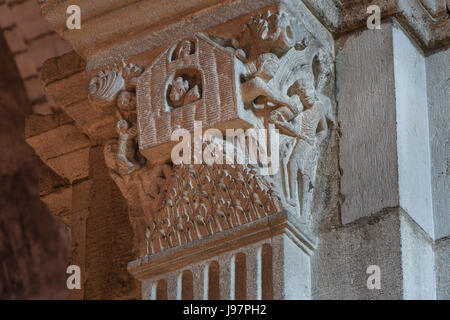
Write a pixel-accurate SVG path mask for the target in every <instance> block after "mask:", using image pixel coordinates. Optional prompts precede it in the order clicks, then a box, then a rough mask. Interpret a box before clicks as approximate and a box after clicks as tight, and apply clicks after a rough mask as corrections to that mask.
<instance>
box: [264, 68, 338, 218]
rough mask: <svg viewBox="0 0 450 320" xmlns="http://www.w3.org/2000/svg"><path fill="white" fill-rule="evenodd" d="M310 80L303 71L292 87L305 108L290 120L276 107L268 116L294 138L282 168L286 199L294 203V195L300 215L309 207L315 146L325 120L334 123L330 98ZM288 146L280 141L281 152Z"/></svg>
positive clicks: (322, 136) (325, 131)
mask: <svg viewBox="0 0 450 320" xmlns="http://www.w3.org/2000/svg"><path fill="white" fill-rule="evenodd" d="M313 83H314V76H313V74H312V72H311V74H308V73H307V72H306V73H305V76H304V77H303V78H302V79H300V80H298V81H297V82H296V83H295V90H296V92H297V93H298V95H299V96H300V98H301V101H302V103H303V105H304V106H305V108H306V110H305V111H303V112H301V113H300V114H299V115H298V116H297V117H296V118H295V119H294V120H293V121H292V122H288V121H286V120H285V119H284V117H283V115H282V114H281V113H280V111H279V110H275V111H274V112H273V113H272V115H271V119H270V121H271V122H273V123H274V124H275V125H276V126H277V127H278V128H279V129H280V131H281V132H282V133H284V134H286V135H288V136H292V137H294V138H295V142H294V144H295V145H294V146H293V149H292V152H291V153H290V156H289V158H288V161H287V168H285V172H286V173H287V175H288V179H287V180H288V181H287V185H286V187H287V188H286V189H287V190H288V192H287V202H288V203H289V204H291V205H293V206H295V203H296V200H297V198H296V197H297V196H298V200H299V203H300V214H301V215H302V216H304V215H305V214H306V213H308V212H309V211H310V209H311V202H312V189H313V188H314V181H315V171H316V167H317V162H318V157H319V147H320V144H321V143H322V141H323V140H324V139H325V138H326V136H327V134H328V123H327V121H330V122H332V123H335V119H334V115H333V112H332V105H331V101H330V99H329V98H328V97H326V96H325V95H323V94H321V93H319V92H317V91H316V89H315V88H314V84H313ZM290 148H291V146H290V145H289V144H285V145H283V146H282V150H281V152H282V154H283V153H286V154H289V150H288V149H290ZM286 169H287V170H286ZM299 186H300V188H301V190H300V191H299V190H298V188H299Z"/></svg>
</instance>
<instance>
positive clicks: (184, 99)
mask: <svg viewBox="0 0 450 320" xmlns="http://www.w3.org/2000/svg"><path fill="white" fill-rule="evenodd" d="M169 98H170V102H171V103H172V106H173V107H175V108H176V107H181V106H184V105H187V104H189V103H191V102H194V101H197V100H198V99H200V90H199V88H198V85H194V86H193V87H191V86H190V84H189V81H188V80H186V79H184V78H183V77H176V78H175V79H174V80H173V81H172V88H171V89H170V93H169Z"/></svg>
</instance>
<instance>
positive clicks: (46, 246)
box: [0, 1, 69, 299]
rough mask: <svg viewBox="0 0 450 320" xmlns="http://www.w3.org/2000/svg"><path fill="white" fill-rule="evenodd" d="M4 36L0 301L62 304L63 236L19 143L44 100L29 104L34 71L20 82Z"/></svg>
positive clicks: (0, 48) (34, 162)
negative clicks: (31, 115)
mask: <svg viewBox="0 0 450 320" xmlns="http://www.w3.org/2000/svg"><path fill="white" fill-rule="evenodd" d="M0 2H1V1H0ZM26 2H28V1H26ZM29 2H33V1H29ZM23 4H25V2H23V1H22V2H21V3H20V4H19V3H18V4H17V5H23ZM1 10H4V7H3V6H2V7H1V9H0V11H1ZM5 21H6V20H4V19H3V16H2V15H1V14H0V22H1V23H4V22H5ZM30 28H32V27H30ZM8 30H10V31H11V32H14V31H13V30H14V29H7V30H6V31H8ZM6 31H5V37H6V34H7V32H6ZM5 37H4V36H3V33H1V32H0V70H1V71H0V149H1V152H0V182H1V183H0V299H64V298H66V297H67V288H66V274H65V270H66V267H67V265H68V262H69V231H68V230H67V228H66V227H65V225H64V224H62V223H61V222H60V221H57V220H56V218H54V216H53V215H52V214H51V213H50V212H49V210H48V208H47V207H46V206H45V205H44V204H43V203H42V202H41V200H40V199H39V188H38V185H39V180H38V177H39V172H40V171H41V170H44V169H45V167H44V164H43V163H42V162H41V161H40V160H39V159H38V158H37V156H36V155H35V154H34V151H33V150H32V148H31V147H30V146H29V145H27V144H26V143H25V139H24V124H25V117H26V116H28V115H30V114H31V113H32V112H33V108H34V107H33V104H32V102H33V101H34V102H36V101H44V100H43V99H40V100H39V99H38V100H33V99H30V91H27V83H29V81H27V79H28V80H31V81H34V80H33V79H37V70H36V73H30V74H28V71H27V76H25V77H24V70H25V69H23V68H25V67H24V66H21V65H18V66H17V67H16V62H17V61H19V60H20V59H21V58H18V55H17V54H16V55H14V53H11V51H10V49H9V48H11V44H10V43H9V42H7V40H6V39H5ZM14 39H17V38H14ZM15 52H17V51H15ZM34 70H35V69H33V72H34ZM36 86H37V87H38V86H40V83H38V84H37V85H36ZM28 89H29V90H30V87H29V86H28ZM33 90H34V89H33ZM41 98H42V97H41ZM44 99H45V98H44ZM30 100H32V101H31V102H30ZM45 103H47V102H45ZM34 106H36V104H34Z"/></svg>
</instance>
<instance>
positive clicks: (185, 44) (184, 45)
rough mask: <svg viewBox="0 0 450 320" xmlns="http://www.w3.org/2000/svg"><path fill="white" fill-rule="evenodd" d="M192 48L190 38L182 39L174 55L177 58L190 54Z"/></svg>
mask: <svg viewBox="0 0 450 320" xmlns="http://www.w3.org/2000/svg"><path fill="white" fill-rule="evenodd" d="M193 50H194V46H193V43H192V41H191V40H183V41H182V42H181V44H180V46H179V48H178V51H177V52H176V54H177V55H176V57H177V58H178V59H183V58H186V57H187V56H189V55H191V54H192V51H193Z"/></svg>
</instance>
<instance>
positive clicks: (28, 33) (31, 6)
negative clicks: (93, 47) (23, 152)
mask: <svg viewBox="0 0 450 320" xmlns="http://www.w3.org/2000/svg"><path fill="white" fill-rule="evenodd" d="M0 29H2V31H3V35H4V37H5V39H6V44H7V46H8V47H9V49H10V51H11V52H12V53H13V55H14V62H15V63H16V65H17V69H18V71H19V74H20V77H21V78H22V79H23V82H24V86H25V90H26V95H27V97H28V99H29V101H30V102H31V105H32V108H33V111H34V113H40V114H49V113H51V112H52V111H53V110H54V109H56V108H57V107H56V106H55V104H54V103H53V101H51V99H49V98H48V97H47V96H46V94H45V92H44V88H43V86H42V84H41V82H40V80H39V71H40V69H41V66H42V64H43V63H44V61H45V60H47V59H49V58H52V57H55V56H60V55H62V54H64V53H66V52H68V51H70V50H72V48H71V47H70V45H69V44H68V43H67V42H66V41H64V40H63V39H61V37H60V36H59V35H57V34H56V33H55V32H54V31H53V30H52V29H51V27H50V25H49V24H48V22H47V21H45V19H44V18H43V17H42V16H41V12H40V9H39V5H38V3H37V0H0Z"/></svg>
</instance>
